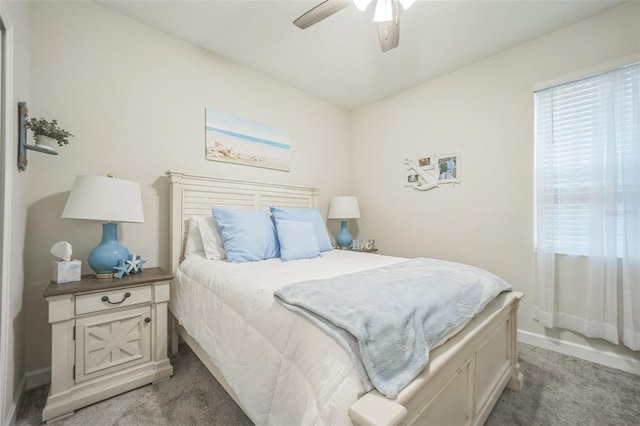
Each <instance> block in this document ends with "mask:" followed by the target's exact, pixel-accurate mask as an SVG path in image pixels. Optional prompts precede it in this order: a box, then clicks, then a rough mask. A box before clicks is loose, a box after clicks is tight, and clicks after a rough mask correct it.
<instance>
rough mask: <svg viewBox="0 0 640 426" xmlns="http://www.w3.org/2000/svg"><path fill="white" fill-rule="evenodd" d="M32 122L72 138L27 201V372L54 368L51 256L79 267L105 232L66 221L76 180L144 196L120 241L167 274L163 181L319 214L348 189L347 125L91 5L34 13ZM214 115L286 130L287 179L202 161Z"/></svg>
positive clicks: (295, 95) (35, 169)
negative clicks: (50, 124)
mask: <svg viewBox="0 0 640 426" xmlns="http://www.w3.org/2000/svg"><path fill="white" fill-rule="evenodd" d="M31 24H32V58H33V61H32V66H31V90H32V93H33V97H32V99H31V102H30V104H29V106H30V112H31V116H33V117H47V118H56V119H58V121H59V123H60V124H61V125H62V126H63V127H65V128H66V129H68V130H69V131H71V132H72V133H73V134H74V135H75V137H74V138H72V139H71V143H70V144H69V145H68V146H65V147H62V148H60V150H59V152H60V155H58V156H56V157H54V156H49V155H41V154H32V155H31V157H30V163H29V170H28V171H27V173H28V174H29V175H30V177H31V182H32V184H31V185H30V187H29V191H28V195H27V204H28V211H27V239H26V246H25V264H26V265H27V269H26V276H25V280H26V288H25V306H26V313H27V316H28V322H27V329H26V339H27V342H28V343H27V360H26V362H27V371H32V370H34V369H38V368H41V367H46V366H48V365H49V364H50V354H49V351H50V336H49V333H50V328H49V325H48V324H47V319H46V312H47V308H46V304H45V301H44V300H43V298H42V291H43V290H44V287H45V285H46V282H47V281H48V278H49V274H50V261H51V260H52V256H51V255H50V254H49V249H50V248H51V246H52V245H53V244H54V243H55V242H56V241H60V240H67V241H69V242H71V244H72V245H73V248H74V256H77V258H79V259H81V260H83V270H84V271H85V272H86V273H88V272H89V269H88V266H87V265H86V256H87V253H88V252H89V250H90V249H91V248H92V247H93V246H95V245H97V243H98V242H99V239H100V236H101V232H102V231H101V227H100V224H99V222H93V221H80V220H68V219H61V218H60V215H61V213H62V209H63V208H64V204H65V202H66V198H67V195H68V191H69V189H70V188H71V186H72V184H73V181H74V179H75V176H76V175H80V174H97V175H106V174H107V173H109V172H110V173H113V174H114V175H115V176H116V177H121V178H123V179H130V180H134V181H136V182H139V183H140V184H141V185H142V196H143V203H144V214H145V223H144V224H123V225H121V226H120V237H121V238H120V239H121V241H122V242H123V244H125V245H126V246H127V247H128V248H129V249H131V250H134V251H135V252H136V253H137V254H140V255H142V257H143V258H144V259H146V260H147V263H146V266H156V265H159V266H164V267H167V266H168V242H169V236H168V232H169V211H168V202H169V199H168V183H167V181H166V179H165V178H164V177H163V175H164V172H165V171H166V170H168V169H175V170H183V171H190V172H196V173H203V174H209V175H218V176H228V177H238V178H247V179H256V180H263V181H271V182H285V183H295V184H300V185H314V186H319V187H321V188H322V192H321V199H320V209H321V211H323V212H325V211H326V209H327V206H328V200H330V197H331V196H332V195H334V194H335V193H336V192H340V191H341V189H342V185H343V182H344V181H345V180H346V177H347V171H348V164H347V160H346V157H347V155H346V154H347V148H348V124H349V121H348V120H349V116H348V113H347V112H346V111H344V110H342V109H340V108H337V107H334V106H332V105H329V104H327V103H326V102H324V101H321V100H318V99H316V98H313V97H311V96H309V95H307V94H304V93H302V92H300V91H297V90H295V89H292V88H291V87H289V86H286V85H284V84H281V83H278V82H276V81H274V80H271V79H269V78H267V77H265V76H263V75H261V74H259V73H256V72H254V71H251V70H249V69H247V68H243V67H241V66H238V65H235V64H233V63H230V62H228V61H226V60H224V59H221V58H219V57H217V56H214V55H212V54H210V53H208V52H206V51H204V50H201V49H199V48H197V47H194V46H193V45H190V44H188V43H185V42H183V41H181V40H179V39H177V38H175V37H172V36H169V35H167V34H164V33H162V32H160V31H157V30H155V29H153V28H151V27H148V26H146V25H142V24H140V23H138V22H136V21H133V20H131V19H129V18H126V17H124V16H123V15H120V14H118V13H116V12H113V11H111V10H109V9H107V8H104V7H102V6H100V5H98V4H96V3H93V2H53V3H52V2H43V3H34V4H33V5H32V22H31ZM205 108H214V109H217V110H219V111H223V112H227V113H231V114H234V115H238V116H241V117H245V118H249V119H253V120H256V121H259V122H262V123H267V124H270V125H272V126H275V127H279V128H282V129H286V130H287V131H288V132H289V135H290V141H291V159H292V161H291V171H290V172H282V171H275V170H268V169H262V168H256V167H244V166H238V165H230V164H225V163H220V162H213V161H206V160H205V159H204V111H205Z"/></svg>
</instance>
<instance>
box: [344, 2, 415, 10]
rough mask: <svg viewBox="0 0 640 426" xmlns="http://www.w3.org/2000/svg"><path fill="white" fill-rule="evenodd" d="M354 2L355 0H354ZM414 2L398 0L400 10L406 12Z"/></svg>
mask: <svg viewBox="0 0 640 426" xmlns="http://www.w3.org/2000/svg"><path fill="white" fill-rule="evenodd" d="M354 1H356V0H354ZM414 1H416V0H400V4H401V5H402V8H403V9H404V10H407V9H409V8H410V7H411V5H412V4H413V2H414Z"/></svg>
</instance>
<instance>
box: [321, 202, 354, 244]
mask: <svg viewBox="0 0 640 426" xmlns="http://www.w3.org/2000/svg"><path fill="white" fill-rule="evenodd" d="M359 217H360V208H359V207H358V198H356V197H334V198H333V200H331V204H330V205H329V214H328V216H327V218H329V219H341V220H342V225H341V228H340V232H338V234H337V235H336V244H338V246H339V247H340V248H346V247H349V245H351V241H353V238H352V237H351V234H350V233H349V230H348V229H347V219H358V218H359Z"/></svg>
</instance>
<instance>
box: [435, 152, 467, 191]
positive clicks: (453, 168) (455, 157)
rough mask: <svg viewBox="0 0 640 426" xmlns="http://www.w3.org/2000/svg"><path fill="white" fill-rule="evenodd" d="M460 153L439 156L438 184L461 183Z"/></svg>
mask: <svg viewBox="0 0 640 426" xmlns="http://www.w3.org/2000/svg"><path fill="white" fill-rule="evenodd" d="M460 175H461V173H460V153H459V152H456V153H452V154H444V155H439V156H438V184H441V183H460Z"/></svg>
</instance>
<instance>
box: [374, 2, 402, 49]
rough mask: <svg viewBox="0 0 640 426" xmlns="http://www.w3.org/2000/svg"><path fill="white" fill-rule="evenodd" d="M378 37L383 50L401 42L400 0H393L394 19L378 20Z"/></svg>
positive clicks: (392, 47)
mask: <svg viewBox="0 0 640 426" xmlns="http://www.w3.org/2000/svg"><path fill="white" fill-rule="evenodd" d="M378 37H379V38H380V47H381V48H382V51H383V52H386V51H387V50H391V49H394V48H396V47H398V43H400V15H399V14H398V0H393V19H392V20H391V21H387V22H378Z"/></svg>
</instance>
